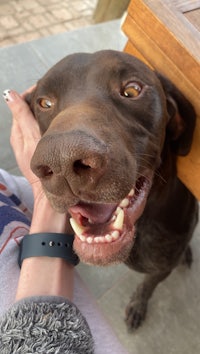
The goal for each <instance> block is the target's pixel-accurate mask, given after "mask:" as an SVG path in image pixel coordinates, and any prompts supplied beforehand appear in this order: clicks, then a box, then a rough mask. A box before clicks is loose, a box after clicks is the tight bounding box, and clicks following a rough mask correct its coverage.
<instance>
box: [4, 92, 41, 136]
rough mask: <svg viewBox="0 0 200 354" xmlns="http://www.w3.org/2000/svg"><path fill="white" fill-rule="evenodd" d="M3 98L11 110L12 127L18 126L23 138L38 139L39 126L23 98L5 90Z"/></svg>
mask: <svg viewBox="0 0 200 354" xmlns="http://www.w3.org/2000/svg"><path fill="white" fill-rule="evenodd" d="M3 97H4V99H5V101H6V103H7V105H8V107H9V108H10V110H11V113H12V116H13V124H14V127H15V124H18V127H19V129H21V131H22V133H23V135H24V136H25V137H27V138H28V137H29V138H34V139H39V138H40V131H39V126H38V124H37V122H36V120H35V118H34V116H33V114H32V112H31V110H30V108H29V106H28V104H27V103H26V102H25V101H24V100H23V98H22V97H21V96H20V95H19V94H18V93H17V92H15V91H13V90H5V91H4V93H3Z"/></svg>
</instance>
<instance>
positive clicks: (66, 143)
mask: <svg viewBox="0 0 200 354" xmlns="http://www.w3.org/2000/svg"><path fill="white" fill-rule="evenodd" d="M106 166H107V147H106V145H105V143H104V142H102V141H101V140H99V139H97V138H96V137H93V136H90V135H88V134H87V133H83V132H72V133H60V134H52V135H46V136H44V137H43V138H42V139H41V140H40V142H39V144H38V146H37V148H36V151H35V153H34V155H33V158H32V161H31V168H32V170H33V172H34V173H35V174H36V175H37V176H38V177H39V178H41V179H42V181H43V183H44V184H45V181H48V189H50V191H51V192H52V193H54V190H53V189H54V187H53V186H54V185H55V179H56V178H59V180H60V178H62V179H65V180H66V181H67V182H68V185H69V186H70V188H71V190H72V191H73V192H74V193H75V194H81V192H82V191H85V190H89V189H90V188H95V186H96V185H97V184H98V181H99V179H100V177H101V176H102V175H103V174H104V172H105V170H106ZM51 180H52V183H51Z"/></svg>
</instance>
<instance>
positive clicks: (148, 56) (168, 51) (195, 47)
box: [122, 0, 200, 200]
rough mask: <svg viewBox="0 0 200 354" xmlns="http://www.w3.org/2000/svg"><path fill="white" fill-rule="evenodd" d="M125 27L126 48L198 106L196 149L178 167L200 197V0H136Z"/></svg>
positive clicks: (193, 147)
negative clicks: (162, 75) (172, 83)
mask: <svg viewBox="0 0 200 354" xmlns="http://www.w3.org/2000/svg"><path fill="white" fill-rule="evenodd" d="M122 28H123V31H124V32H125V34H126V35H127V36H128V42H127V44H126V47H125V49H124V50H125V51H126V52H128V53H131V54H133V55H135V56H137V57H139V58H140V59H142V60H143V61H144V62H146V63H147V64H148V65H150V66H151V67H152V68H155V69H156V70H158V71H160V72H161V73H162V74H164V75H165V76H167V77H168V78H169V79H170V80H171V81H172V82H174V84H175V85H176V86H177V87H178V88H179V89H180V90H181V91H182V92H183V93H184V94H185V96H186V97H187V98H188V99H189V100H190V101H191V103H192V104H193V105H194V107H195V110H196V112H197V125H196V129H195V133H194V138H193V144H192V148H191V151H190V153H189V154H188V155H187V156H186V157H179V158H178V163H177V166H178V174H179V177H180V179H181V180H182V181H183V182H184V183H185V185H186V186H187V187H188V188H189V189H190V190H191V191H192V192H193V194H194V195H195V196H196V197H197V198H198V199H199V200H200V0H188V1H187V0H162V1H161V0H132V1H131V2H130V5H129V8H128V14H127V17H126V19H125V21H124V24H123V27H122Z"/></svg>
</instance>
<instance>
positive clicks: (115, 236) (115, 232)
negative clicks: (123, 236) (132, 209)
mask: <svg viewBox="0 0 200 354" xmlns="http://www.w3.org/2000/svg"><path fill="white" fill-rule="evenodd" d="M119 235H120V232H119V231H118V230H115V231H112V232H111V236H112V239H113V240H117V239H118V238H119Z"/></svg>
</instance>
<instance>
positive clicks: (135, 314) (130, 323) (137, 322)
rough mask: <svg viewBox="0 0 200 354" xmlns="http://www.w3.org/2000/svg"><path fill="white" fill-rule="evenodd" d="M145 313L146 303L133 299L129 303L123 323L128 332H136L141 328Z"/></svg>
mask: <svg viewBox="0 0 200 354" xmlns="http://www.w3.org/2000/svg"><path fill="white" fill-rule="evenodd" d="M146 312H147V304H146V303H144V302H142V301H138V300H135V299H132V300H131V301H130V302H129V304H128V306H127V307H126V317H125V322H126V325H127V328H128V330H129V331H130V332H132V331H134V330H136V329H137V328H138V327H140V326H141V324H142V322H143V321H144V319H145V317H146Z"/></svg>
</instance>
